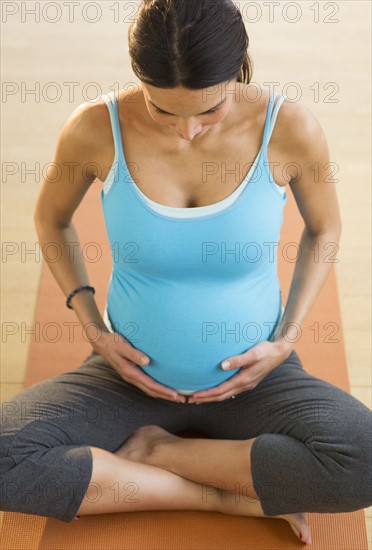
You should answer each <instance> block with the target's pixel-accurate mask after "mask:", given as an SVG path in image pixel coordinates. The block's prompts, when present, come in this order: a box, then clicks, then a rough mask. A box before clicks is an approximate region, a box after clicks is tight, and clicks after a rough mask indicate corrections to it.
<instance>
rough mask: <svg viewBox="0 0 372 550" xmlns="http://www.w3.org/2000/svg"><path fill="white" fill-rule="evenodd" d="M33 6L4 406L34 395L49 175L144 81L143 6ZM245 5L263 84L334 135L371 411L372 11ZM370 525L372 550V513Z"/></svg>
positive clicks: (9, 245)
mask: <svg viewBox="0 0 372 550" xmlns="http://www.w3.org/2000/svg"><path fill="white" fill-rule="evenodd" d="M26 4H27V8H30V6H31V4H32V5H33V6H35V4H36V3H33V2H27V3H26V2H21V3H19V13H18V14H15V15H13V16H9V17H8V19H7V20H5V19H4V18H3V24H2V34H3V39H2V51H3V54H2V65H3V68H2V80H3V99H2V101H3V103H2V161H3V184H2V197H1V198H2V200H1V209H2V211H1V230H2V247H3V250H2V251H3V256H2V263H1V276H2V279H1V280H2V288H1V318H2V330H3V338H2V350H1V382H2V384H1V400H6V399H8V398H10V397H11V396H12V395H13V394H14V393H15V392H17V391H19V390H20V389H21V388H22V383H23V378H24V371H25V366H26V361H27V354H28V349H29V345H30V342H31V338H32V337H33V336H32V335H31V334H29V333H27V330H30V329H32V328H35V327H33V326H32V321H33V313H34V306H35V299H36V296H37V291H38V281H39V274H40V268H41V260H42V256H41V253H40V251H39V249H38V243H37V236H36V232H35V228H34V224H33V208H34V203H35V198H36V195H37V192H38V187H39V184H40V182H41V180H42V170H43V167H45V166H46V165H47V163H49V162H50V161H51V159H52V154H53V151H54V147H55V143H56V139H57V136H58V135H59V132H60V129H61V127H62V125H63V123H64V121H65V120H66V118H67V117H68V116H69V114H70V113H71V111H72V110H73V109H74V108H75V107H76V106H77V105H79V104H81V103H83V102H84V101H93V100H94V99H95V98H97V97H98V96H99V95H101V94H103V93H108V92H109V91H110V90H113V89H118V88H128V87H130V85H131V83H132V84H135V83H137V79H136V78H135V77H134V75H133V73H132V72H131V68H130V63H129V58H128V55H127V31H128V26H129V24H130V22H131V20H132V18H133V15H134V9H136V7H137V6H138V2H127V3H124V2H119V3H108V2H107V3H106V2H98V3H97V2H96V3H95V4H96V5H97V4H99V6H100V7H101V10H102V12H101V14H98V15H97V14H96V13H95V12H94V9H93V8H92V9H91V10H88V11H86V12H85V13H84V12H83V4H81V6H78V7H77V8H75V12H74V17H73V21H69V12H68V10H67V7H65V6H62V4H61V12H60V14H59V15H60V21H59V22H58V23H51V22H50V21H51V20H52V19H53V18H54V17H56V13H55V12H52V8H50V11H47V12H45V13H41V14H40V21H38V22H35V16H31V15H27V14H26V13H25V14H23V16H24V21H22V10H23V8H25V6H26ZM237 4H238V5H239V6H240V7H241V11H242V13H243V16H244V19H245V21H246V26H247V30H248V33H249V36H250V51H251V55H252V57H253V60H254V75H253V82H254V83H257V86H261V87H266V88H267V87H269V86H271V87H272V86H274V83H275V88H274V89H275V91H277V92H279V93H282V94H285V95H287V96H288V97H289V98H290V99H292V100H294V101H301V102H302V103H303V104H304V105H306V106H307V107H308V108H310V109H311V110H312V111H313V112H314V113H315V114H316V116H317V117H318V119H319V121H320V123H321V125H322V126H323V128H324V130H325V132H326V135H327V138H328V143H329V147H330V152H331V161H332V162H333V163H335V167H336V169H337V173H336V174H335V177H336V178H337V179H339V182H338V197H339V201H340V206H341V213H342V221H343V234H342V238H341V242H340V250H339V253H338V260H339V261H338V264H337V268H336V270H337V277H338V285H339V295H340V303H341V312H342V323H343V327H341V328H342V329H343V331H344V335H345V342H346V352H347V358H348V365H349V377H350V383H351V391H352V394H353V395H354V396H355V397H357V398H358V399H360V400H361V401H362V402H363V403H365V404H366V405H367V406H369V407H371V349H370V346H371V338H370V334H371V316H370V299H371V295H370V294H371V293H370V279H371V259H370V257H371V243H370V235H371V223H370V221H371V217H370V205H371V197H370V189H371V176H370V166H371V140H370V134H371V127H370V116H371V113H370V105H371V95H370V88H371V79H370V72H371V71H370V70H371V59H370V53H369V45H370V37H371V28H370V21H371V4H370V2H368V1H358V0H354V1H353V2H350V1H339V2H328V3H325V2H315V3H314V2H307V1H304V2H301V3H298V5H300V7H301V10H302V11H301V12H298V13H297V14H296V12H295V10H294V8H293V3H287V2H281V3H280V6H277V7H276V8H275V11H274V20H273V22H270V13H269V8H268V6H266V7H265V6H263V5H262V8H261V10H262V11H261V13H259V12H257V11H255V9H254V5H258V3H251V2H244V1H240V2H237ZM290 4H292V7H290ZM22 6H23V7H22ZM110 6H119V7H120V9H118V11H115V9H112V7H111V9H110ZM40 9H41V8H40ZM314 10H318V12H317V11H314ZM95 18H97V22H96V23H94V22H92V21H93V20H94V19H95ZM290 20H291V21H293V22H292V23H291V22H290ZM118 21H120V23H119V22H118ZM101 39H102V40H101ZM5 84H6V86H5ZM4 90H8V95H7V96H6V95H5V93H4ZM4 167H5V169H6V174H5V173H4ZM4 174H5V175H4ZM56 299H57V300H58V299H60V300H63V299H64V298H63V295H62V293H61V295H60V296H56ZM326 334H327V332H325V333H324V334H323V335H322V334H321V337H325V336H326ZM366 522H367V526H368V537H369V540H370V543H369V544H370V548H372V544H371V539H372V535H371V509H368V510H366Z"/></svg>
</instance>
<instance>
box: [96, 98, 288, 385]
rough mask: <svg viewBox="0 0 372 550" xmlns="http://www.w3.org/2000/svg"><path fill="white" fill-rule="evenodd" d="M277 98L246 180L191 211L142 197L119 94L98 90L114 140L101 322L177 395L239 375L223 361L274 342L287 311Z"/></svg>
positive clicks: (105, 200)
mask: <svg viewBox="0 0 372 550" xmlns="http://www.w3.org/2000/svg"><path fill="white" fill-rule="evenodd" d="M276 95H277V94H275V93H274V94H272V96H271V97H270V100H269V104H268V108H267V114H266V120H265V126H264V134H263V140H262V146H261V149H260V151H259V153H258V155H257V157H256V159H255V161H254V163H253V164H252V167H251V169H250V170H249V172H248V174H247V176H246V177H245V178H244V180H243V182H242V183H241V184H240V185H239V187H238V188H237V189H236V190H235V191H234V192H233V193H232V194H231V195H229V197H227V198H226V199H224V200H223V201H219V202H218V203H215V204H213V205H209V206H202V207H196V208H173V207H169V206H165V205H160V204H159V203H156V202H154V201H152V200H151V199H149V198H148V197H146V196H145V195H144V194H143V193H142V191H141V190H140V189H139V188H138V186H137V185H136V183H135V181H134V179H133V178H132V176H131V175H130V172H129V170H128V167H127V164H126V161H125V157H124V152H123V147H122V140H121V133H120V125H119V118H118V110H117V102H116V97H115V94H114V92H111V93H110V94H107V95H105V96H102V99H103V100H104V101H105V102H106V105H107V107H108V109H109V113H110V120H111V125H112V130H113V137H114V143H115V158H114V161H113V165H112V167H111V170H110V173H109V175H108V177H107V178H106V180H105V182H104V186H103V189H102V191H101V202H102V207H103V213H104V219H105V223H106V230H107V235H108V238H109V241H110V248H111V256H112V262H113V265H112V272H111V277H110V281H109V286H108V294H107V302H106V308H105V312H104V319H105V321H106V324H107V326H108V328H109V330H113V331H115V332H119V333H120V334H122V335H123V336H124V337H125V338H126V339H127V340H128V341H129V342H130V343H131V344H132V345H133V346H135V347H136V348H138V349H140V350H141V351H143V352H144V353H146V354H147V355H148V356H149V357H150V359H151V362H150V364H149V365H148V366H147V367H139V368H142V370H143V371H144V372H145V373H146V374H147V375H149V376H151V377H153V378H154V379H155V380H157V381H158V382H160V383H161V384H164V385H166V386H170V387H172V388H175V389H177V390H178V391H180V393H184V394H190V393H192V392H195V391H197V390H202V389H207V388H211V387H213V386H216V385H219V384H221V383H222V382H224V381H225V380H227V379H228V378H230V377H231V376H233V375H234V374H236V373H237V372H238V370H239V369H234V370H232V371H227V372H226V371H224V370H223V369H222V368H221V363H222V361H223V360H224V359H226V358H228V357H230V356H233V355H237V354H241V353H244V352H245V351H246V350H248V349H249V348H251V347H252V346H254V345H255V344H257V343H258V342H260V341H263V340H272V339H273V338H274V336H275V333H276V330H277V329H278V326H279V324H280V321H281V318H282V316H283V314H284V308H283V306H282V293H281V289H280V283H279V279H278V275H277V247H278V243H279V237H280V229H281V226H282V221H283V208H284V205H285V203H286V200H287V197H286V193H285V187H282V186H279V185H278V184H276V183H275V181H274V178H273V175H272V172H271V170H270V166H269V161H268V158H267V146H268V143H269V140H270V137H271V134H272V131H273V127H274V124H275V120H276V117H277V114H278V110H279V108H280V105H281V104H282V102H283V101H284V100H285V99H286V96H280V97H279V100H278V101H277V103H276V104H275V107H274V103H275V98H276ZM181 169H184V168H181Z"/></svg>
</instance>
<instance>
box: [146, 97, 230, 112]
mask: <svg viewBox="0 0 372 550" xmlns="http://www.w3.org/2000/svg"><path fill="white" fill-rule="evenodd" d="M225 100H226V96H225V97H224V98H223V100H222V101H220V102H219V103H217V105H215V106H214V107H211V108H210V109H208V111H204V112H203V113H199V115H206V114H207V113H209V112H210V111H213V110H214V109H217V107H219V106H220V105H221V104H222V103H224V102H225ZM149 103H151V105H153V106H154V107H156V108H157V109H159V111H162V112H163V113H166V114H167V115H173V116H177V115H175V114H174V113H168V111H164V109H161V107H158V105H156V104H155V103H154V102H153V101H151V99H149ZM199 115H195V116H199Z"/></svg>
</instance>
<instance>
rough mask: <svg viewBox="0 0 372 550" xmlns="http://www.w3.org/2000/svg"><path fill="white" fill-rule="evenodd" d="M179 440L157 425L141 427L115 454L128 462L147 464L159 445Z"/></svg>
mask: <svg viewBox="0 0 372 550" xmlns="http://www.w3.org/2000/svg"><path fill="white" fill-rule="evenodd" d="M177 439H180V438H179V437H178V436H176V435H173V434H171V433H169V432H167V431H166V430H164V429H163V428H161V427H160V426H157V425H155V424H150V425H146V426H141V427H140V428H138V429H137V430H135V431H134V432H133V433H132V435H131V436H130V437H129V438H128V439H127V440H126V442H125V443H124V444H123V445H122V446H121V447H119V449H117V450H116V451H115V453H114V454H116V455H119V456H121V457H122V458H126V459H128V460H134V461H135V462H143V463H146V459H147V458H148V457H149V455H150V454H151V453H152V451H153V449H154V447H155V445H156V444H157V443H160V442H163V441H165V440H167V441H168V442H170V441H172V440H173V441H174V440H177Z"/></svg>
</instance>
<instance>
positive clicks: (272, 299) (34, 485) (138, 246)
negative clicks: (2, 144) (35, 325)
mask: <svg viewBox="0 0 372 550" xmlns="http://www.w3.org/2000/svg"><path fill="white" fill-rule="evenodd" d="M247 47H248V37H247V33H246V29H245V26H244V23H243V20H242V17H241V14H240V12H239V11H238V9H237V8H236V6H235V4H234V3H233V2H231V0H219V1H215V2H203V1H201V0H147V1H145V2H143V3H142V4H141V5H140V6H139V11H138V13H137V16H136V19H135V21H134V23H133V24H132V25H131V27H130V30H129V53H130V57H131V63H132V68H133V71H134V73H135V74H136V76H137V77H138V79H139V80H140V86H139V87H138V88H136V89H132V90H129V91H126V90H119V91H118V92H116V93H114V92H111V93H109V94H107V95H104V96H102V98H100V100H99V101H98V102H97V103H96V104H83V105H81V106H79V107H78V108H77V109H75V110H74V112H73V113H72V114H71V116H70V117H69V119H68V120H67V122H66V123H65V125H64V128H63V130H62V132H61V135H60V137H59V140H58V144H57V147H56V151H55V158H54V161H55V170H56V174H58V170H59V177H58V178H57V182H56V179H55V178H54V176H55V175H56V174H51V176H50V180H48V179H45V181H44V182H43V185H42V188H41V191H40V194H39V197H38V200H37V204H36V209H35V224H36V228H37V232H38V237H39V240H40V243H41V244H42V245H44V243H47V242H50V241H54V242H55V243H57V244H59V245H60V247H61V249H62V250H64V254H63V257H62V259H61V260H60V261H59V262H56V263H52V262H49V267H50V269H51V270H52V273H53V275H54V276H55V278H56V280H57V282H58V284H59V285H60V287H61V289H62V291H63V293H64V294H65V296H66V297H67V300H66V305H67V306H68V307H70V308H73V310H74V312H75V313H76V316H77V318H78V319H79V321H80V322H81V324H82V325H83V327H84V328H85V330H86V334H87V337H88V338H89V341H90V342H91V345H92V351H91V354H90V355H89V356H88V357H87V358H86V359H85V361H84V362H83V364H82V365H80V366H78V367H77V368H75V369H74V370H72V371H70V372H65V373H62V374H60V375H58V376H54V377H52V378H50V379H47V380H45V381H43V382H42V383H40V384H36V385H34V386H32V387H30V388H27V389H25V390H23V391H21V392H20V393H18V394H16V395H15V396H14V398H13V399H12V400H11V401H10V402H7V403H5V404H4V405H3V415H2V420H3V422H2V446H1V473H2V481H1V484H2V485H1V491H2V495H1V496H2V509H3V510H13V511H18V512H23V513H31V514H37V515H43V516H51V517H54V518H58V519H60V520H62V521H65V522H70V521H72V520H73V519H74V518H75V517H76V516H77V517H79V516H81V515H87V514H100V513H108V512H130V511H138V510H169V509H180V510H186V509H188V510H208V511H211V510H212V511H218V512H221V513H226V514H237V515H246V516H270V517H274V518H281V519H284V520H286V521H288V522H289V524H290V526H291V528H292V529H293V531H294V532H295V534H296V535H297V536H298V537H299V538H300V539H301V540H302V541H303V542H304V543H310V542H311V533H310V527H309V525H308V523H307V519H306V512H320V513H321V512H348V511H353V510H358V509H361V508H365V507H367V506H369V505H370V504H371V484H370V478H369V477H368V476H369V473H370V438H371V436H370V433H371V432H370V429H369V428H370V421H371V413H370V411H369V410H368V408H367V407H365V406H364V405H363V404H362V403H360V402H359V401H357V400H356V399H354V398H353V397H352V396H351V395H349V394H348V393H346V392H344V391H342V390H340V389H338V388H337V387H335V386H333V385H331V384H329V383H326V382H325V381H323V380H321V379H318V378H315V377H314V376H311V375H310V374H308V373H307V372H306V371H305V370H304V368H303V366H302V364H301V361H300V359H299V357H298V355H297V353H296V351H295V350H294V344H293V342H294V341H295V340H296V338H297V337H298V330H299V327H301V324H302V323H303V320H304V319H305V317H306V315H307V314H308V312H309V310H310V308H311V306H312V304H313V303H314V301H315V299H316V298H317V296H318V294H319V292H320V290H321V288H322V287H323V285H324V282H325V280H326V278H327V275H328V273H329V269H330V266H331V265H332V264H330V263H327V262H325V261H323V260H324V258H325V256H322V254H325V253H327V254H329V250H328V249H327V248H326V247H325V245H326V243H334V244H335V243H338V241H339V238H340V232H341V222H340V214H339V207H338V203H337V197H336V192H335V188H334V184H333V183H331V178H330V177H329V175H330V174H329V173H328V172H327V168H328V163H329V155H328V148H327V143H326V139H325V137H324V133H323V131H322V129H321V127H320V125H319V123H318V121H317V120H316V118H315V117H314V115H313V114H312V113H311V112H310V111H309V110H308V109H307V108H305V107H303V106H301V105H299V104H294V103H290V102H289V101H286V97H285V96H280V95H279V96H278V94H275V93H272V94H271V93H268V92H266V91H263V90H259V89H258V88H257V87H254V86H252V85H250V82H251V77H252V69H251V63H250V59H249V57H248V54H247ZM71 162H75V163H77V166H78V167H79V170H75V171H74V177H73V180H71V177H70V176H71V175H70V171H69V167H70V166H71V164H70V163H71ZM315 163H317V166H318V168H319V174H318V177H317V178H315V177H314V164H315ZM87 166H89V170H87V169H83V168H86V167H87ZM80 168H81V169H80ZM96 178H99V180H101V182H102V190H101V201H102V207H103V212H104V217H105V223H106V228H107V234H108V238H109V241H110V245H111V251H112V261H113V267H112V273H111V278H110V282H109V287H108V295H107V303H106V307H105V311H104V312H103V315H102V316H101V313H100V312H99V310H98V308H97V305H96V302H95V299H94V287H93V286H91V284H90V281H89V279H88V275H87V271H86V269H85V265H84V261H83V258H82V255H81V254H80V253H75V254H74V258H73V261H72V262H71V258H70V256H69V252H70V250H71V247H70V246H68V244H69V243H72V242H74V243H75V242H77V241H78V235H77V233H76V231H75V228H74V225H73V222H72V217H73V213H74V211H75V210H76V208H77V207H78V205H79V203H80V202H81V201H82V199H83V197H84V194H85V193H86V192H87V190H88V189H89V187H90V185H91V184H92V182H93V181H94V180H95V179H96ZM287 185H290V186H291V189H292V191H293V194H294V197H295V199H296V202H297V205H298V208H299V210H300V212H301V215H302V217H303V219H304V222H305V229H304V231H303V234H302V237H301V242H300V246H301V255H300V256H299V258H298V261H297V263H296V268H295V271H294V276H293V280H292V282H291V287H290V293H289V297H288V301H287V303H286V306H285V309H284V307H283V304H282V299H281V298H282V295H281V290H280V284H279V280H278V276H277V246H278V242H279V235H280V229H281V225H282V220H283V209H284V206H285V203H286V186H287ZM315 246H316V247H317V250H319V259H318V261H315V259H314V247H315ZM74 250H76V249H74ZM45 260H46V261H48V258H45ZM93 328H94V330H92V329H93ZM97 333H98V337H97ZM225 361H228V362H229V363H230V366H228V367H227V368H225V364H224V363H225ZM185 429H195V430H199V431H201V432H203V433H205V434H206V435H208V437H209V439H208V438H206V439H202V438H197V439H185V438H182V437H180V436H179V435H177V434H178V432H180V431H182V430H185ZM35 494H36V495H37V498H34V496H33V495H35ZM237 496H239V497H240V498H237Z"/></svg>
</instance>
